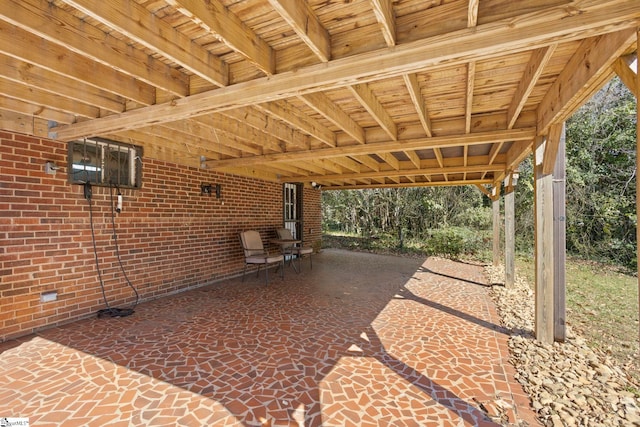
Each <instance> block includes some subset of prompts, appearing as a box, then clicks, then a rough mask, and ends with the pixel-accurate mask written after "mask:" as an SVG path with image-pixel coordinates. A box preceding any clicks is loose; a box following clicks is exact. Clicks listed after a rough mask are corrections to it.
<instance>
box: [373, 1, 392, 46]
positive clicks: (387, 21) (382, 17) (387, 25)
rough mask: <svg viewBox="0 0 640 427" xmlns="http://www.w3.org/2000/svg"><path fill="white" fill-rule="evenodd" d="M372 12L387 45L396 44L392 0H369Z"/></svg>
mask: <svg viewBox="0 0 640 427" xmlns="http://www.w3.org/2000/svg"><path fill="white" fill-rule="evenodd" d="M369 1H370V2H371V7H372V8H373V13H374V14H375V15H376V19H377V20H378V23H379V24H380V29H381V30H382V35H383V36H384V40H385V41H386V42H387V46H395V45H396V18H395V16H394V13H393V2H392V0H369Z"/></svg>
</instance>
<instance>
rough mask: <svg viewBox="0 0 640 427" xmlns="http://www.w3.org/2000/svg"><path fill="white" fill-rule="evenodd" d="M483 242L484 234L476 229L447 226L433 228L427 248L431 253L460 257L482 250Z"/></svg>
mask: <svg viewBox="0 0 640 427" xmlns="http://www.w3.org/2000/svg"><path fill="white" fill-rule="evenodd" d="M482 242H483V238H482V236H481V235H480V234H479V233H478V232H476V231H474V230H471V229H468V228H463V227H447V228H442V229H438V230H432V231H431V232H430V236H429V237H428V238H427V240H426V242H425V249H426V252H427V253H428V254H430V255H441V256H444V257H447V258H452V259H458V258H460V256H461V255H472V254H475V253H477V252H478V251H480V250H481V249H482V247H483V243H482Z"/></svg>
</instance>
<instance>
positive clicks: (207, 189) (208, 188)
mask: <svg viewBox="0 0 640 427" xmlns="http://www.w3.org/2000/svg"><path fill="white" fill-rule="evenodd" d="M212 192H213V185H211V184H207V183H204V182H203V183H202V184H200V194H202V195H203V196H211V193H212Z"/></svg>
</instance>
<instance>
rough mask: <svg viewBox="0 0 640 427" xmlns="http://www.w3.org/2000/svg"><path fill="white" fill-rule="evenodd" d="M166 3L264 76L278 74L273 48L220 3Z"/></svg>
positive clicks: (214, 0) (186, 0)
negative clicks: (240, 56) (276, 72)
mask: <svg viewBox="0 0 640 427" xmlns="http://www.w3.org/2000/svg"><path fill="white" fill-rule="evenodd" d="M166 1H167V3H169V4H170V5H172V6H174V7H175V8H176V9H178V10H179V11H180V12H181V13H182V14H183V15H185V16H188V17H189V18H190V19H192V20H193V21H194V22H195V23H196V24H198V25H199V26H200V27H202V28H204V29H205V30H207V31H208V32H209V33H213V34H215V35H216V37H217V38H218V40H219V41H221V42H222V43H224V44H225V45H227V46H228V47H230V48H231V49H233V50H234V51H236V52H238V53H239V54H241V55H242V56H244V57H245V58H246V59H247V60H248V61H249V62H250V63H252V64H253V65H254V66H255V67H256V68H258V69H259V70H260V71H262V72H263V73H265V74H267V75H273V74H274V73H275V55H274V53H273V50H272V49H271V46H269V45H268V44H267V43H266V42H265V41H264V40H262V38H260V37H259V36H258V35H257V34H256V33H254V32H253V30H251V28H249V27H247V26H246V25H245V24H244V23H243V22H242V21H241V20H240V19H239V18H238V17H237V16H236V15H234V14H233V13H231V12H230V11H229V9H227V8H226V7H224V5H223V4H222V3H220V2H219V1H218V0H209V1H202V0H166Z"/></svg>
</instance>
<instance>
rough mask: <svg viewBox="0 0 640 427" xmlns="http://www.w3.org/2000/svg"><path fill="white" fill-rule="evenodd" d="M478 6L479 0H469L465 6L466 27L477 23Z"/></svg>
mask: <svg viewBox="0 0 640 427" xmlns="http://www.w3.org/2000/svg"><path fill="white" fill-rule="evenodd" d="M478 6H480V0H469V7H468V8H467V27H469V28H472V27H475V26H476V25H478Z"/></svg>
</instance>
